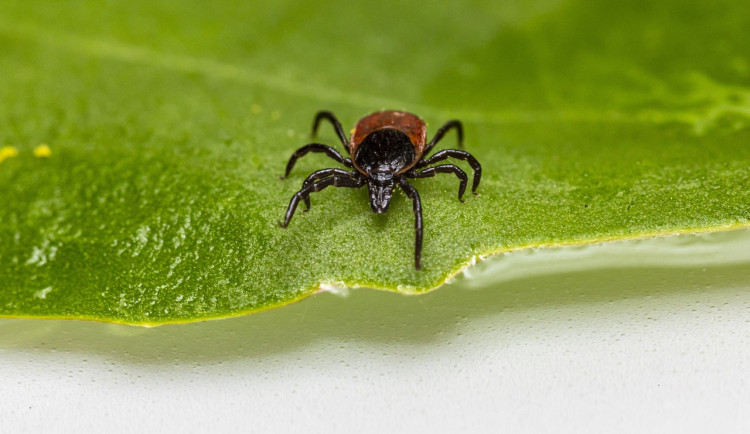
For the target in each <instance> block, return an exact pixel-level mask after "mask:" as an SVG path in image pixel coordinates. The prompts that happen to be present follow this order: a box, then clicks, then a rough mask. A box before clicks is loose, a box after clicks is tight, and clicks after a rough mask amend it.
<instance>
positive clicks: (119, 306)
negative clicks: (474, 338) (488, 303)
mask: <svg viewBox="0 0 750 434" xmlns="http://www.w3.org/2000/svg"><path fill="white" fill-rule="evenodd" d="M748 22H750V9H749V8H748V7H747V5H746V3H745V2H743V1H723V2H712V3H710V4H709V3H706V4H702V3H685V2H678V1H660V2H651V1H648V2H647V1H643V2H618V1H594V2H583V1H530V2H529V1H511V2H503V3H502V4H500V3H498V2H495V1H488V2H478V1H475V2H450V3H441V4H439V5H427V4H422V3H414V2H412V3H409V2H388V1H364V2H354V3H352V2H291V1H280V2H272V3H268V2H220V3H213V2H199V1H183V2H180V3H179V5H177V4H175V3H174V2H166V1H164V2H162V1H145V0H136V1H127V2H125V1H122V2H120V1H113V2H94V1H68V2H54V1H39V2H21V1H15V0H5V1H3V2H2V3H1V4H0V71H2V85H0V103H1V104H0V202H1V204H0V222H1V223H2V224H0V264H1V265H2V266H1V267H0V315H2V316H20V317H27V316H31V317H47V318H89V319H101V320H107V321H116V322H125V323H134V324H159V323H167V322H181V321H191V320H198V319H205V318H215V317H224V316H231V315H238V314H242V313H246V312H252V311H257V310H262V309H266V308H270V307H274V306H280V305H283V304H286V303H288V302H290V301H294V300H298V299H300V298H303V297H305V296H308V295H310V294H312V293H313V292H315V291H316V290H317V289H318V288H319V287H320V286H321V284H322V285H331V284H335V285H350V286H368V287H376V288H386V289H393V290H397V291H403V292H409V293H413V292H424V291H427V290H429V289H432V288H435V287H436V286H438V285H440V284H441V283H442V282H444V281H445V279H446V278H448V277H449V276H451V275H453V274H454V273H455V272H456V271H457V270H459V269H461V268H462V267H464V266H465V265H467V264H469V263H470V262H471V261H473V260H474V259H475V258H476V257H478V256H481V255H488V254H492V253H498V252H504V251H510V250H515V249H518V248H522V247H528V246H544V245H562V244H577V243H590V242H596V241H602V240H612V239H621V238H632V237H641V236H651V235H657V234H667V233H675V232H691V231H707V230H720V229H725V228H730V227H743V226H748V223H749V222H750V185H749V183H748V179H750V146H749V145H750V129H749V128H748V126H750V55H749V54H748V53H750V51H748V49H747V47H748V46H750V33H749V32H748V31H747V23H748ZM320 109H329V110H333V111H334V112H336V113H337V114H338V116H339V118H340V120H341V121H342V123H343V124H344V125H345V129H348V128H349V127H350V126H352V125H354V123H355V122H356V121H357V120H358V119H359V118H360V117H361V116H363V115H365V114H368V113H370V112H372V111H376V110H380V109H403V110H408V111H411V112H415V113H418V114H419V115H421V116H422V117H423V118H424V119H425V120H426V121H427V122H428V123H429V127H428V128H429V131H430V132H429V133H428V135H429V136H431V134H432V133H434V131H435V130H436V128H437V127H438V126H440V125H441V124H442V123H443V122H445V121H447V120H449V119H452V118H458V119H461V120H463V121H464V123H465V129H466V147H467V150H469V151H470V152H472V153H473V154H474V155H475V156H476V157H477V158H478V159H479V160H480V161H481V163H482V164H483V168H484V175H483V179H482V185H481V186H480V189H479V192H480V193H481V195H480V196H478V197H469V198H468V199H467V200H466V203H463V204H462V203H460V202H458V201H457V200H456V197H455V196H456V191H457V188H458V185H457V184H458V183H457V182H456V179H454V178H452V177H451V176H449V175H444V176H438V177H436V178H428V179H424V180H417V181H415V182H414V184H415V186H417V188H418V189H419V191H420V193H421V195H422V201H423V206H424V220H425V244H424V255H423V264H424V269H423V270H421V271H416V270H415V269H414V267H413V237H414V233H413V216H412V212H411V204H410V203H409V201H408V200H407V198H406V197H405V196H404V195H403V194H401V195H398V196H397V197H395V198H394V201H393V203H392V204H391V208H390V211H389V212H388V213H387V214H385V215H375V214H373V213H372V212H371V211H370V207H369V204H368V201H367V193H366V191H365V190H350V189H338V190H335V189H333V188H331V189H327V190H325V191H322V192H320V193H316V194H315V195H314V196H313V197H312V203H313V208H312V210H311V211H310V212H308V213H305V214H303V213H299V214H298V215H297V216H295V218H294V219H293V220H292V223H291V225H290V227H289V228H288V229H286V230H283V229H280V228H278V227H277V226H276V221H277V220H278V219H280V218H281V217H282V215H283V213H284V211H285V208H286V206H287V204H288V201H289V199H290V197H291V195H292V194H293V193H294V192H295V191H296V190H297V189H298V188H299V187H300V185H301V183H302V181H303V180H304V178H305V176H306V175H307V174H309V173H310V172H312V171H313V170H315V169H319V168H324V167H336V164H335V163H334V162H332V161H331V160H329V159H326V158H325V157H323V156H320V155H315V156H308V157H305V158H304V159H303V160H301V161H300V162H299V163H298V165H297V167H296V168H295V170H294V172H293V173H292V175H291V176H290V178H289V179H286V180H280V179H279V175H281V174H282V172H283V168H284V165H285V163H286V160H287V159H288V157H289V155H290V154H291V152H293V151H294V150H295V149H296V148H298V147H299V146H301V145H303V144H305V143H307V142H308V141H309V137H308V135H309V128H310V124H311V121H312V116H313V115H314V113H315V112H316V111H317V110H320ZM320 140H321V141H324V142H327V143H330V144H335V143H336V138H335V135H334V134H333V131H332V129H330V128H328V127H325V128H324V129H323V130H322V134H321V137H320ZM454 143H455V136H448V137H446V139H445V141H444V142H443V145H442V146H446V147H447V146H450V147H452V146H453V144H454ZM42 145H46V146H42ZM459 164H461V165H462V167H465V169H467V170H468V169H469V168H468V167H466V166H465V165H463V163H459Z"/></svg>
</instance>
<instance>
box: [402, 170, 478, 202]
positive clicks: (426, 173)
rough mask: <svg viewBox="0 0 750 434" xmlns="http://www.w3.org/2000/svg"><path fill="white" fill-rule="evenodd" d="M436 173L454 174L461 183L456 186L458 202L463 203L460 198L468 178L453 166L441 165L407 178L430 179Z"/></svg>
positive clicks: (414, 173)
mask: <svg viewBox="0 0 750 434" xmlns="http://www.w3.org/2000/svg"><path fill="white" fill-rule="evenodd" d="M436 173H454V174H455V175H456V177H458V180H459V181H461V184H460V185H459V186H458V200H460V201H461V202H463V199H461V198H462V197H463V196H464V192H465V191H466V183H467V182H468V180H469V177H468V176H466V172H464V171H463V170H461V169H460V168H459V167H458V166H456V165H455V164H441V165H440V166H433V167H428V168H427V169H425V170H423V171H421V172H413V173H412V174H411V175H410V176H409V177H410V178H430V177H433V176H435V174H436Z"/></svg>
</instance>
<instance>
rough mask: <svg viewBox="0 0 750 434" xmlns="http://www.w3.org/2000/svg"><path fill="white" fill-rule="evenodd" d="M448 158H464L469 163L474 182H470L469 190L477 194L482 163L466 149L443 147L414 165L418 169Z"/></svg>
mask: <svg viewBox="0 0 750 434" xmlns="http://www.w3.org/2000/svg"><path fill="white" fill-rule="evenodd" d="M448 158H457V159H459V160H464V161H466V162H467V163H469V166H471V168H472V169H474V182H472V184H471V192H472V193H474V194H477V187H479V181H480V180H481V179H482V165H481V164H479V161H477V159H476V158H474V156H473V155H471V154H469V153H468V152H466V151H459V150H458V149H443V150H442V151H439V152H436V153H435V155H433V156H432V157H430V158H425V159H422V160H420V161H419V162H418V163H417V164H416V165H415V166H414V167H415V168H417V169H419V168H421V167H425V166H429V165H430V164H432V163H437V162H438V161H443V160H446V159H448Z"/></svg>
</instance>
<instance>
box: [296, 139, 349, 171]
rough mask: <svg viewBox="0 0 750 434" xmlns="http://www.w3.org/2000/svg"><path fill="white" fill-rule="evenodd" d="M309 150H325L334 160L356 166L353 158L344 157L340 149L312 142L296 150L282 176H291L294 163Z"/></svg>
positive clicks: (345, 164) (347, 165)
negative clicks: (353, 163)
mask: <svg viewBox="0 0 750 434" xmlns="http://www.w3.org/2000/svg"><path fill="white" fill-rule="evenodd" d="M308 152H323V153H325V154H326V155H328V156H329V157H331V158H333V159H334V160H336V161H338V162H339V163H341V164H343V165H344V166H346V167H354V166H353V165H352V160H351V159H349V158H344V157H343V156H342V155H341V154H340V153H339V151H337V150H335V149H333V148H332V147H330V146H328V145H323V144H320V143H310V144H309V145H305V146H303V147H301V148H299V149H297V150H296V151H294V154H292V156H291V158H289V163H287V165H286V170H285V171H284V176H282V177H281V178H282V179H283V178H286V177H287V176H289V172H291V171H292V168H293V167H294V164H295V163H296V162H297V160H298V159H300V158H302V157H303V156H304V155H305V154H307V153H308Z"/></svg>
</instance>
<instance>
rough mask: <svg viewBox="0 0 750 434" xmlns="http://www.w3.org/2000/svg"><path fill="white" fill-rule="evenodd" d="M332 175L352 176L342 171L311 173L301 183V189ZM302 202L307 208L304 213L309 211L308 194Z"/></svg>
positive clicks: (324, 170) (330, 170)
mask: <svg viewBox="0 0 750 434" xmlns="http://www.w3.org/2000/svg"><path fill="white" fill-rule="evenodd" d="M334 175H339V176H348V177H352V174H351V173H349V172H347V171H346V170H344V169H323V170H318V171H317V172H313V173H312V174H311V175H310V176H308V177H307V179H305V182H303V183H302V189H303V190H304V189H305V188H307V187H309V186H311V185H312V184H313V183H315V181H316V180H318V179H323V178H328V177H329V176H334ZM302 200H303V201H305V207H306V208H307V209H305V211H307V210H309V209H310V195H309V194H308V195H307V196H305V197H303V198H302ZM303 212H304V211H303Z"/></svg>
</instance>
